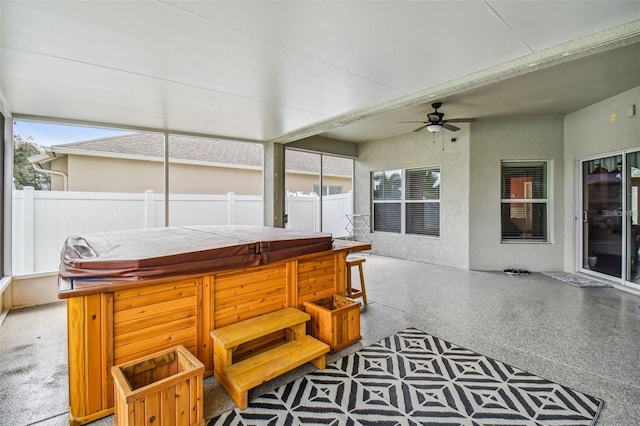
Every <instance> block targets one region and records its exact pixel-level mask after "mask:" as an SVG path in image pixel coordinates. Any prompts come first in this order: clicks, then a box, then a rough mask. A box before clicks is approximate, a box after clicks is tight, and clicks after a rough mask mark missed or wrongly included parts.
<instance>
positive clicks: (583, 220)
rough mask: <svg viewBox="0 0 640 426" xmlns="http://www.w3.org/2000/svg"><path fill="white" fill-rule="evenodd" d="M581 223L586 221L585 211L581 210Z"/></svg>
mask: <svg viewBox="0 0 640 426" xmlns="http://www.w3.org/2000/svg"><path fill="white" fill-rule="evenodd" d="M582 223H587V211H586V210H582Z"/></svg>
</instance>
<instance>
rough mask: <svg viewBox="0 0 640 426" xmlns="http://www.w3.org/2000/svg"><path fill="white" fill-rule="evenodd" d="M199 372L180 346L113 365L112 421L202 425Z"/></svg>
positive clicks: (135, 425)
mask: <svg viewBox="0 0 640 426" xmlns="http://www.w3.org/2000/svg"><path fill="white" fill-rule="evenodd" d="M203 373H204V365H203V364H202V363H201V362H200V361H199V360H198V359H197V358H196V357H195V356H193V355H192V354H191V352H189V351H188V350H186V349H185V348H184V346H182V345H178V346H175V347H173V348H170V349H167V350H164V351H161V352H156V353H154V354H151V355H149V356H147V357H144V358H138V359H136V360H133V361H131V362H128V363H126V364H121V365H114V366H113V367H112V369H111V374H112V375H113V379H114V387H115V411H116V412H115V421H114V424H117V425H118V426H143V425H153V426H156V425H158V426H159V425H185V426H195V425H198V426H204V413H203V409H202V405H203V399H204V397H203V389H202V388H203V384H202V380H203Z"/></svg>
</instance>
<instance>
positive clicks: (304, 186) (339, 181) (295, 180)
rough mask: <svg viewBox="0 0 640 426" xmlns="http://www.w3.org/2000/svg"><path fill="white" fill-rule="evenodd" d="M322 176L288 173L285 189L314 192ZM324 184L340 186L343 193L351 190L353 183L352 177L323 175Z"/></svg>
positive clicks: (306, 192)
mask: <svg viewBox="0 0 640 426" xmlns="http://www.w3.org/2000/svg"><path fill="white" fill-rule="evenodd" d="M319 179H320V177H319V176H318V175H312V174H304V173H287V174H286V178H285V182H284V185H285V189H286V190H287V191H289V192H303V193H305V194H310V193H312V192H313V186H314V185H319ZM322 184H323V185H324V186H339V187H341V188H342V193H346V192H349V191H351V189H352V187H353V185H352V180H351V178H344V177H337V176H326V175H325V176H323V178H322Z"/></svg>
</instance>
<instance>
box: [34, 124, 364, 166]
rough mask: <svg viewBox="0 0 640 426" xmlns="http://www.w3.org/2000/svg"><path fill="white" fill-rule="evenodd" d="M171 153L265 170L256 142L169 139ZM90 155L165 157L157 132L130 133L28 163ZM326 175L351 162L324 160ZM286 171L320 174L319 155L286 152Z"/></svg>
mask: <svg viewBox="0 0 640 426" xmlns="http://www.w3.org/2000/svg"><path fill="white" fill-rule="evenodd" d="M169 152H170V155H171V160H172V161H177V162H185V163H193V164H208V165H212V164H216V165H226V166H228V167H240V168H252V169H255V168H262V163H263V161H262V158H263V145H262V144H259V143H253V142H237V141H229V140H224V139H211V138H201V137H193V136H183V135H173V134H172V135H170V136H169ZM69 154H75V155H89V156H104V157H115V158H125V159H147V160H156V161H161V160H162V159H163V158H164V136H163V135H161V134H158V133H129V134H125V135H121V136H111V137H105V138H99V139H91V140H88V141H80V142H72V143H67V144H61V145H52V146H50V147H45V153H44V154H40V155H37V156H34V157H31V158H30V159H29V160H30V161H31V162H32V163H40V164H44V163H47V162H49V161H51V160H53V159H54V158H59V157H61V156H64V155H69ZM324 159H325V160H324V161H323V170H324V173H325V174H326V175H334V176H349V177H350V176H351V175H352V167H353V166H352V164H353V162H352V160H349V159H344V158H338V157H327V156H325V157H324ZM286 161H287V171H297V172H302V173H320V161H319V160H318V157H317V156H314V155H310V154H309V153H306V152H300V151H295V150H288V151H287V157H286Z"/></svg>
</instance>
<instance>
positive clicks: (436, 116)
mask: <svg viewBox="0 0 640 426" xmlns="http://www.w3.org/2000/svg"><path fill="white" fill-rule="evenodd" d="M441 106H442V102H434V103H432V104H431V107H432V108H433V112H430V113H429V114H427V120H428V121H399V123H423V124H424V126H420V127H418V128H417V129H415V130H414V132H419V131H420V130H422V129H424V128H426V129H427V130H428V131H429V132H431V133H437V132H439V131H441V130H442V129H443V128H444V129H447V130H451V131H452V132H457V131H458V130H460V128H459V127H456V126H452V125H451V124H449V123H472V122H474V121H476V119H475V118H452V119H449V120H445V119H444V112H440V111H438V108H440V107H441Z"/></svg>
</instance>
